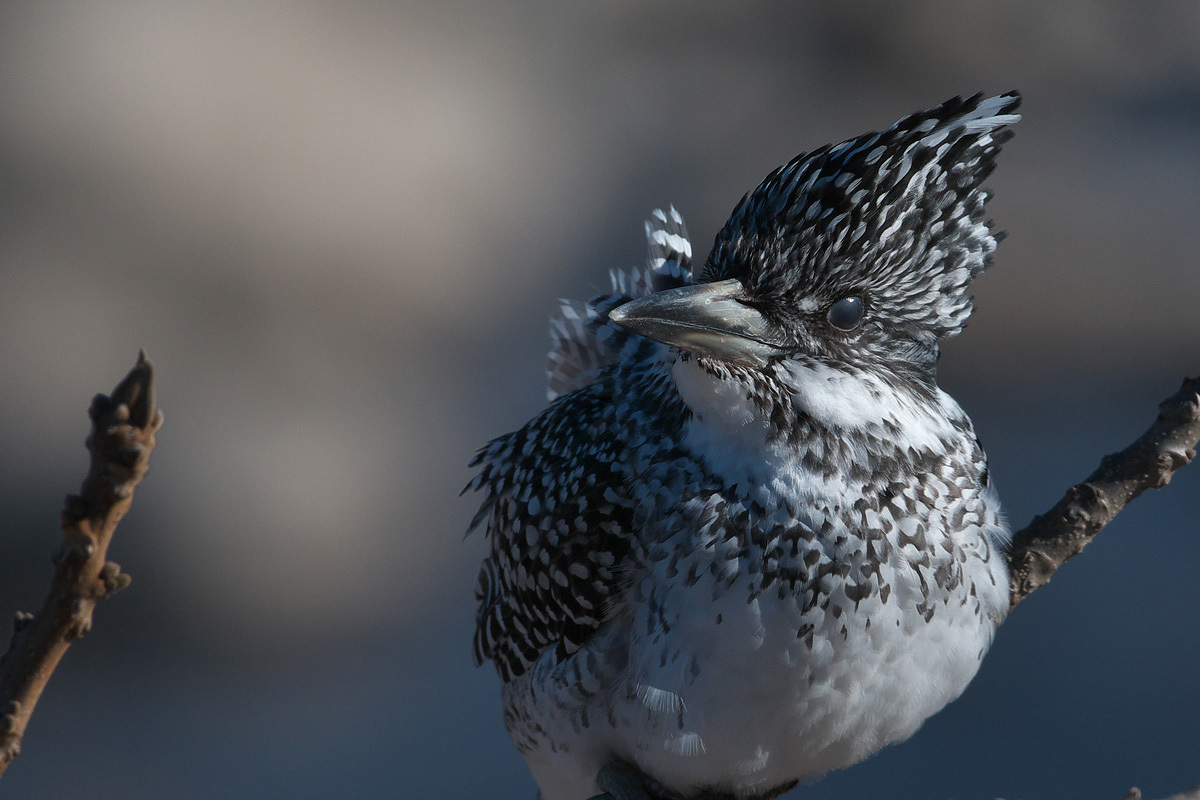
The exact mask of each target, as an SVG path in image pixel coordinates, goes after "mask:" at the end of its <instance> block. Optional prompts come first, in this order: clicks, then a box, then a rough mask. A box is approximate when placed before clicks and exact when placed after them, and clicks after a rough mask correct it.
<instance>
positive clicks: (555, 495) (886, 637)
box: [469, 93, 1019, 800]
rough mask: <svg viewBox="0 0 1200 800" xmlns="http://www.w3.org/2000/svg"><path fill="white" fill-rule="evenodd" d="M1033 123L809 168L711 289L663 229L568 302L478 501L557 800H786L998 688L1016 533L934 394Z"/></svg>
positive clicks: (491, 623)
mask: <svg viewBox="0 0 1200 800" xmlns="http://www.w3.org/2000/svg"><path fill="white" fill-rule="evenodd" d="M1018 102H1019V98H1018V96H1017V95H1016V94H1015V93H1012V94H1008V95H1001V96H999V97H993V98H988V99H983V98H981V97H980V96H975V97H972V98H968V99H965V100H963V99H958V98H955V99H953V100H950V101H948V102H946V103H943V104H942V105H940V106H938V107H936V108H934V109H931V110H929V111H926V112H922V113H919V114H914V115H912V116H909V117H906V118H904V119H902V120H900V121H899V122H898V123H896V124H895V125H893V126H892V127H891V128H888V129H887V130H885V131H883V132H881V133H872V134H867V135H864V136H860V137H858V138H856V139H851V140H849V141H847V142H844V143H842V144H840V145H837V146H836V147H828V146H827V147H823V148H821V149H819V150H816V151H814V152H812V153H810V154H807V155H802V156H799V157H797V158H796V159H793V160H792V161H791V162H789V163H788V164H786V165H785V166H783V167H781V168H779V169H778V170H775V171H774V172H772V173H771V174H770V175H769V176H768V177H767V178H766V179H765V180H764V181H763V182H762V184H760V185H759V187H758V188H757V189H755V190H754V191H753V192H751V193H750V194H748V195H747V196H746V197H744V198H743V199H742V201H741V202H740V203H739V204H738V206H737V208H736V209H735V210H734V212H733V214H732V216H731V217H730V219H729V221H728V222H727V223H726V224H725V226H724V228H723V229H722V230H721V232H720V233H719V234H718V236H717V238H716V242H715V244H714V246H713V249H712V252H711V253H710V255H709V257H708V259H707V262H706V264H705V268H704V270H703V273H702V277H701V278H700V279H699V280H697V279H696V278H695V277H694V276H693V273H692V269H691V246H690V244H689V243H688V239H687V234H686V231H685V229H684V226H683V220H682V218H681V217H680V215H679V214H678V212H676V211H675V210H674V209H673V208H672V209H670V210H669V211H668V212H665V213H664V212H661V211H660V212H655V214H654V215H653V217H652V219H651V220H650V222H648V223H647V238H648V241H649V258H648V264H647V267H646V268H645V269H640V270H633V271H631V272H628V273H620V272H617V273H614V274H613V276H612V290H611V292H610V293H609V294H607V295H603V296H600V297H597V298H594V299H593V300H592V301H590V302H589V303H587V304H586V305H582V306H580V305H575V304H572V303H568V302H565V301H564V303H563V305H562V308H561V309H560V312H559V314H558V316H557V317H556V318H555V319H554V320H553V321H552V324H551V341H552V348H551V354H550V358H549V363H548V368H547V374H548V379H549V381H548V382H549V395H550V398H551V400H552V402H551V405H550V406H549V408H547V409H546V410H545V411H544V412H542V413H541V414H539V415H538V416H537V417H535V418H534V419H533V420H532V421H530V422H529V423H528V424H526V425H525V426H524V427H523V428H521V429H520V430H518V431H515V432H514V433H511V434H508V435H506V436H502V437H500V438H498V439H496V440H494V441H493V442H491V443H490V444H489V445H488V446H487V447H485V448H484V449H483V450H481V451H480V453H479V454H478V456H477V457H476V459H475V461H474V462H473V463H474V465H475V466H477V467H478V470H479V471H478V473H477V475H476V477H475V479H474V480H473V481H472V482H471V484H470V487H469V488H473V489H476V490H479V491H480V492H482V493H483V497H484V500H483V503H482V505H481V507H480V510H479V513H478V514H477V516H476V518H475V522H474V525H483V526H485V527H486V530H487V534H488V538H489V542H490V546H491V551H490V553H489V555H488V557H487V559H486V560H485V561H484V564H483V567H482V569H481V570H480V575H479V582H478V585H477V589H476V592H477V597H478V600H479V611H478V616H477V628H476V633H475V654H476V658H477V660H479V661H480V662H482V661H485V660H491V661H492V662H493V663H494V664H495V666H496V669H497V670H498V672H499V673H500V676H501V678H502V679H503V681H504V688H503V705H504V719H505V723H506V726H507V728H508V730H509V733H510V734H511V735H512V737H513V739H514V741H515V742H516V744H517V746H518V748H519V749H520V750H521V752H522V754H523V755H524V756H525V758H526V760H527V761H528V763H529V765H530V768H531V769H532V771H533V773H534V776H535V778H536V779H537V781H538V784H539V786H540V788H541V792H542V797H543V798H544V800H585V799H586V798H590V797H592V796H593V795H595V794H597V793H599V792H601V791H603V790H613V791H616V790H615V789H614V787H613V786H611V785H610V782H611V776H612V774H613V770H614V768H619V770H623V772H622V774H629V775H633V776H634V778H635V781H636V782H638V783H639V784H641V786H642V787H643V788H644V790H645V792H646V793H647V796H649V795H656V796H663V797H679V798H693V797H725V796H728V797H743V798H766V797H773V796H776V795H777V794H778V793H779V792H781V791H783V790H785V789H786V788H788V787H790V786H791V785H794V784H795V783H796V782H797V781H798V780H802V779H805V778H810V777H813V776H817V775H820V774H822V773H824V772H826V771H828V770H830V769H835V768H838V767H842V766H846V765H849V764H852V763H854V762H856V761H858V760H861V759H862V758H865V757H866V756H868V755H870V754H871V753H873V752H874V751H875V750H877V749H879V748H880V747H882V746H884V745H886V744H888V743H890V742H895V741H899V740H902V739H904V738H907V737H908V736H910V735H911V734H912V733H913V732H914V731H916V729H917V728H918V727H919V726H920V724H921V723H922V722H923V721H924V720H925V719H926V718H927V717H928V716H929V715H930V714H933V713H934V712H936V711H937V710H938V709H940V708H941V707H942V706H943V705H945V704H946V703H947V702H949V701H950V700H952V699H954V698H955V697H957V696H958V694H959V693H961V691H962V690H963V688H965V686H966V685H967V682H968V681H969V680H970V679H971V677H972V676H973V675H974V674H975V671H976V670H977V668H978V665H979V661H980V659H981V658H982V657H983V654H984V652H985V651H986V650H987V647H988V645H989V644H990V642H991V638H992V634H993V631H994V629H995V626H996V625H997V624H998V623H999V622H1000V621H1001V619H1002V618H1003V616H1004V614H1005V612H1006V610H1007V607H1008V588H1007V587H1008V581H1007V576H1006V573H1005V567H1004V563H1003V558H1002V554H1001V553H1000V549H1001V548H1003V547H1004V546H1005V544H1006V542H1007V536H1008V533H1007V528H1006V526H1005V523H1004V522H1003V520H1002V518H1001V516H1000V507H999V501H998V500H997V498H996V495H995V492H994V490H993V489H992V488H991V486H990V485H989V479H988V472H987V465H986V459H985V456H984V453H983V450H982V449H981V447H980V446H979V443H978V441H977V439H976V437H975V435H974V432H973V430H972V426H971V422H970V420H969V419H968V418H967V416H966V415H965V414H964V413H963V412H962V410H961V409H960V408H959V407H958V405H957V404H956V403H955V402H954V401H953V400H952V399H951V398H950V397H949V396H948V395H946V394H944V393H943V392H942V391H941V390H940V389H938V388H937V385H936V383H935V380H934V377H935V374H934V373H935V365H936V362H937V357H938V347H939V344H940V342H941V341H943V340H944V339H946V338H948V337H950V336H953V335H955V334H957V333H959V332H960V331H961V330H962V328H963V327H964V325H965V323H966V319H967V317H968V316H969V315H970V312H971V308H972V307H971V300H970V297H969V296H968V294H967V292H968V290H969V287H970V285H971V283H972V281H973V280H974V279H975V278H976V277H977V276H978V275H979V274H980V273H981V272H982V271H983V270H984V269H985V268H986V267H987V266H988V264H989V263H990V261H991V257H992V253H993V252H994V250H995V246H996V238H995V236H994V235H993V234H992V233H991V232H990V230H989V223H988V221H987V220H986V219H985V217H984V204H985V202H986V201H987V198H988V195H987V192H986V191H985V190H984V189H983V188H982V187H981V182H982V181H983V179H984V178H985V177H986V176H987V175H988V174H989V173H990V172H991V170H992V168H993V166H994V160H995V157H996V154H997V152H998V151H999V148H1000V145H1001V144H1002V143H1003V141H1005V140H1006V139H1007V137H1008V135H1009V134H1008V131H1007V126H1008V125H1010V124H1012V123H1014V122H1016V121H1017V120H1018V119H1019V117H1018V116H1017V115H1016V114H1015V113H1014V111H1015V109H1016V106H1017V104H1018ZM474 525H473V527H474ZM626 796H628V795H626ZM635 796H636V795H635Z"/></svg>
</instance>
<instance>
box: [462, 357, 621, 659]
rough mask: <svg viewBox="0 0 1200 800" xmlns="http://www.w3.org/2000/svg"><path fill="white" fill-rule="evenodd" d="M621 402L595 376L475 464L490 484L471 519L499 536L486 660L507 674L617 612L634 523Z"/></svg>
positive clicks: (486, 592)
mask: <svg viewBox="0 0 1200 800" xmlns="http://www.w3.org/2000/svg"><path fill="white" fill-rule="evenodd" d="M618 406H619V404H617V403H614V402H613V389H612V382H611V381H606V380H602V381H599V382H596V383H593V384H591V385H589V386H587V387H585V388H583V389H580V390H578V391H575V392H573V393H571V394H570V395H567V396H566V397H564V398H562V399H561V400H560V401H558V402H556V403H554V404H553V405H551V406H550V407H549V408H548V409H546V411H544V412H543V413H542V414H540V415H539V416H537V417H536V418H534V419H533V420H532V421H531V422H529V423H528V424H527V425H525V427H523V428H521V429H520V430H518V431H515V432H513V433H510V434H508V435H506V436H501V437H499V438H497V439H495V440H493V441H492V442H491V443H490V444H488V445H487V446H486V447H484V448H483V449H482V450H480V452H479V453H478V455H476V457H475V460H474V461H473V462H472V466H476V467H478V468H479V473H478V474H477V475H476V476H475V479H474V480H473V481H472V482H471V483H470V484H469V485H468V487H467V488H468V489H475V490H480V491H483V492H484V493H485V497H484V500H483V504H482V505H481V507H480V509H479V512H478V513H477V514H476V516H475V520H474V521H473V523H472V528H473V527H475V526H476V525H478V524H480V523H486V530H487V535H488V539H489V540H490V543H491V552H490V553H489V555H488V557H487V559H486V560H485V561H484V562H483V566H482V567H481V569H480V571H479V579H478V582H477V584H476V588H475V593H476V599H477V600H478V602H479V609H478V612H477V614H476V630H475V659H476V661H477V662H478V663H482V662H483V661H485V660H487V659H491V660H492V661H494V662H495V664H496V669H497V671H498V672H499V673H500V675H501V677H502V678H503V679H504V680H506V681H507V680H510V679H512V678H514V677H516V676H518V675H520V674H522V673H523V672H525V670H527V669H528V668H529V667H530V665H531V664H533V662H534V661H536V660H537V659H538V658H539V657H540V656H541V655H542V654H543V653H544V652H545V651H546V650H547V649H548V648H554V649H555V650H556V651H557V653H558V655H559V658H560V659H561V658H565V657H566V656H568V655H570V654H571V653H573V652H575V651H576V650H577V649H579V647H580V645H581V644H583V643H584V642H585V641H586V639H587V638H588V636H589V635H590V634H591V633H592V632H593V631H594V630H595V629H596V628H597V627H599V626H600V624H601V623H602V622H604V620H605V619H606V618H607V616H608V615H609V614H611V613H612V612H613V608H614V600H615V598H616V596H617V594H618V592H619V582H620V575H621V565H622V562H623V560H624V559H625V557H626V555H627V554H628V552H629V547H630V545H629V542H630V538H629V537H630V535H631V531H632V528H633V503H632V501H631V500H630V499H629V497H628V496H627V494H626V491H625V487H628V486H629V485H630V484H631V481H630V480H629V478H630V476H628V475H626V474H625V467H624V458H623V455H624V454H623V452H622V448H623V447H624V445H623V443H622V438H623V437H621V436H620V435H619V434H620V426H621V424H622V423H621V420H619V419H618V418H617V409H618Z"/></svg>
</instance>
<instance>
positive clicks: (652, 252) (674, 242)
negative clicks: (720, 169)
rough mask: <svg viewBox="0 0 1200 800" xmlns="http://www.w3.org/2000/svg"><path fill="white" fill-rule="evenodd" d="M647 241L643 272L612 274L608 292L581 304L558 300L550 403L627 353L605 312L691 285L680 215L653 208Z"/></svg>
mask: <svg viewBox="0 0 1200 800" xmlns="http://www.w3.org/2000/svg"><path fill="white" fill-rule="evenodd" d="M646 243H647V257H646V266H645V267H644V268H638V267H634V268H632V269H629V270H612V271H611V272H610V273H609V277H610V280H611V285H612V288H611V291H610V292H609V293H608V294H603V295H600V296H599V297H595V298H593V299H592V300H590V301H589V302H587V303H586V304H585V303H579V302H576V301H574V300H563V301H561V303H560V305H559V309H558V313H557V314H555V315H553V316H552V317H551V318H550V353H549V355H548V357H547V359H546V394H547V396H548V397H549V399H551V400H554V399H556V398H558V397H561V396H562V395H564V394H568V393H570V392H573V391H575V390H576V389H578V388H580V387H582V386H586V385H587V384H589V383H591V382H592V381H594V380H595V379H596V376H597V375H599V374H600V370H602V369H603V368H604V367H606V366H608V365H609V364H613V363H616V362H618V361H622V360H624V359H625V358H626V357H628V356H629V355H631V354H628V353H623V348H625V347H626V346H628V345H629V344H630V334H629V333H628V332H626V331H624V330H622V329H620V328H618V327H616V326H615V325H612V324H610V323H609V322H608V312H609V311H611V310H612V309H613V308H615V307H617V306H619V305H621V304H622V303H625V302H628V301H629V300H632V299H633V298H635V297H642V296H644V295H647V294H652V293H654V292H661V291H663V290H664V289H673V288H675V287H677V286H685V285H687V284H689V283H692V282H693V278H692V245H691V242H689V241H688V236H687V227H686V226H685V225H684V224H683V217H682V216H681V215H680V214H679V212H678V211H676V210H675V208H674V207H673V206H672V207H671V208H670V209H669V210H668V211H663V210H661V209H655V210H654V212H653V213H652V214H651V215H650V219H648V220H646ZM638 343H640V340H639V342H638ZM634 346H635V347H636V346H637V343H635V345H634Z"/></svg>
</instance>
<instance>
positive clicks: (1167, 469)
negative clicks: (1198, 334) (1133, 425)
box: [1007, 378, 1200, 608]
mask: <svg viewBox="0 0 1200 800" xmlns="http://www.w3.org/2000/svg"><path fill="white" fill-rule="evenodd" d="M1197 442H1200V378H1188V379H1185V380H1184V382H1183V386H1182V387H1181V388H1180V389H1179V391H1178V392H1176V393H1175V394H1174V395H1172V396H1171V397H1169V398H1167V399H1166V400H1164V401H1163V402H1162V403H1161V404H1160V405H1159V407H1158V419H1157V420H1156V421H1155V423H1154V424H1153V425H1151V426H1150V428H1149V430H1147V431H1146V432H1145V433H1143V434H1142V435H1141V437H1140V438H1139V439H1138V440H1137V441H1136V442H1134V443H1133V444H1131V445H1129V447H1126V448H1125V449H1124V450H1122V451H1121V452H1119V453H1113V454H1111V455H1107V456H1105V457H1104V458H1103V459H1102V460H1101V462H1100V466H1099V468H1098V469H1097V470H1096V471H1095V472H1093V473H1092V474H1091V475H1089V476H1088V478H1087V480H1085V481H1084V482H1083V483H1077V484H1075V485H1074V486H1072V487H1071V488H1070V489H1068V490H1067V493H1066V495H1064V496H1063V499H1062V500H1059V501H1058V504H1057V505H1056V506H1054V508H1052V509H1050V511H1049V512H1047V513H1046V514H1043V515H1041V516H1038V517H1034V518H1033V521H1032V522H1030V523H1029V525H1028V526H1027V527H1026V528H1024V529H1023V530H1020V531H1017V532H1016V533H1015V534H1014V535H1013V541H1012V547H1011V548H1010V549H1009V551H1008V554H1007V558H1008V566H1009V571H1010V574H1011V589H1012V594H1011V605H1010V608H1015V607H1016V605H1017V603H1020V602H1021V601H1022V600H1024V599H1025V598H1026V597H1027V596H1029V594H1030V593H1032V592H1033V591H1034V590H1035V589H1037V588H1038V587H1039V586H1043V585H1045V584H1046V583H1047V582H1049V580H1050V576H1051V575H1053V574H1054V572H1055V570H1057V569H1058V568H1059V567H1061V566H1062V565H1063V564H1065V563H1066V562H1067V561H1068V560H1070V559H1072V558H1074V557H1075V556H1077V555H1079V554H1080V553H1081V552H1083V548H1084V547H1086V546H1087V544H1088V542H1090V541H1091V540H1092V537H1093V536H1095V535H1096V534H1097V533H1099V531H1100V529H1101V528H1103V527H1104V526H1105V525H1107V524H1108V523H1109V522H1110V521H1112V518H1113V517H1115V516H1116V515H1117V512H1119V511H1120V510H1121V509H1122V508H1124V507H1125V506H1126V504H1128V503H1129V502H1130V501H1132V500H1133V499H1134V498H1135V497H1137V496H1138V495H1140V494H1141V493H1142V492H1144V491H1146V490H1147V489H1161V488H1162V487H1164V486H1166V485H1167V483H1168V482H1169V481H1170V480H1171V475H1172V474H1174V472H1175V470H1177V469H1179V468H1180V467H1182V466H1183V465H1185V464H1187V463H1188V462H1189V461H1191V460H1192V459H1193V458H1195V456H1196V450H1195V448H1196V445H1197Z"/></svg>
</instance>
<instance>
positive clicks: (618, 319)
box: [608, 278, 781, 366]
mask: <svg viewBox="0 0 1200 800" xmlns="http://www.w3.org/2000/svg"><path fill="white" fill-rule="evenodd" d="M746 300H747V296H746V290H745V287H744V286H742V283H741V281H739V280H737V279H736V278H730V279H729V280H724V281H717V282H716V283H701V284H697V285H695V286H682V287H680V288H678V289H668V290H667V291H665V292H656V293H655V294H651V295H647V296H645V297H639V298H638V299H636V300H631V301H630V302H628V303H626V304H625V305H622V306H617V307H616V308H615V309H613V310H612V311H611V312H609V315H608V318H609V319H610V320H612V321H613V322H615V323H616V324H618V325H620V326H621V327H622V328H625V329H626V330H628V331H632V332H633V333H637V334H640V335H642V336H645V337H646V338H648V339H654V340H655V341H657V342H662V343H663V344H669V345H671V346H672V347H678V348H680V349H681V350H687V351H688V352H691V353H695V354H696V355H699V356H704V357H707V358H715V359H718V360H721V361H733V362H737V363H741V364H748V365H752V366H761V365H762V364H765V363H766V360H767V358H768V357H769V356H771V355H773V354H776V353H778V352H779V350H780V349H781V348H780V345H779V344H773V342H775V341H777V340H778V334H777V333H775V332H774V331H773V330H772V327H771V325H770V323H769V322H768V321H767V319H766V317H764V316H763V315H762V313H761V312H759V311H758V310H757V309H755V308H753V307H751V306H749V305H747V303H746Z"/></svg>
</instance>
